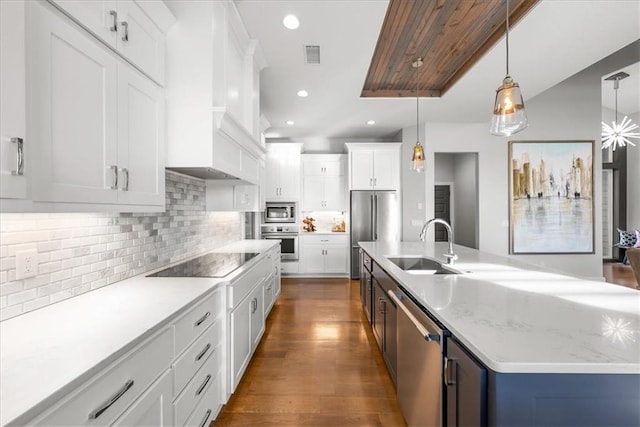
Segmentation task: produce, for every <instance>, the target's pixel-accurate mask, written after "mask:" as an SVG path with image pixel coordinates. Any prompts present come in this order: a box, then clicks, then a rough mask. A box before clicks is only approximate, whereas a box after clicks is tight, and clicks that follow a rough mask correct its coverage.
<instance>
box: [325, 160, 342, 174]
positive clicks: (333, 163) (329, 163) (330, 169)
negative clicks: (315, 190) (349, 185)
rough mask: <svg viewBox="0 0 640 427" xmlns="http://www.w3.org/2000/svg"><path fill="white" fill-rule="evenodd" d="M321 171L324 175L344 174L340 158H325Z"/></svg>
mask: <svg viewBox="0 0 640 427" xmlns="http://www.w3.org/2000/svg"><path fill="white" fill-rule="evenodd" d="M322 167H323V168H324V169H323V173H324V175H326V176H340V175H344V162H343V161H341V160H340V159H336V160H326V161H324V162H323V164H322Z"/></svg>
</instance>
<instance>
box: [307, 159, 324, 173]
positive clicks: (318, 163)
mask: <svg viewBox="0 0 640 427" xmlns="http://www.w3.org/2000/svg"><path fill="white" fill-rule="evenodd" d="M324 168H325V162H324V160H322V159H319V158H318V157H317V156H315V155H304V156H303V160H302V174H303V175H324V173H325V172H324Z"/></svg>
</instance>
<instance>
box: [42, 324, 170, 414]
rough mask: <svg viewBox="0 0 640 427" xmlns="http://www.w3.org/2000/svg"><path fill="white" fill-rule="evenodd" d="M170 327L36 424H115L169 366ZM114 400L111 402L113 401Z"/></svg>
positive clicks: (78, 391)
mask: <svg viewBox="0 0 640 427" xmlns="http://www.w3.org/2000/svg"><path fill="white" fill-rule="evenodd" d="M172 345H173V340H172V334H171V329H165V330H164V331H163V332H162V333H161V334H160V335H158V336H156V337H155V338H153V339H152V340H151V341H150V342H148V343H145V344H144V345H143V346H141V347H138V348H136V349H135V350H133V351H132V352H131V353H129V354H128V355H127V356H126V357H125V358H124V360H122V361H120V362H116V364H115V365H114V366H112V367H110V368H107V369H106V370H104V371H103V372H102V373H101V374H98V375H97V376H96V378H95V379H93V380H91V381H90V382H89V383H88V384H86V385H84V386H81V387H79V388H78V389H77V392H75V393H74V395H73V396H72V397H70V398H69V399H67V400H66V401H65V402H64V403H62V404H61V405H59V406H58V405H56V407H55V408H54V409H53V410H52V412H50V413H49V414H47V415H45V417H43V418H41V419H39V420H38V421H36V423H35V424H36V425H59V426H62V425H64V426H97V425H107V424H111V423H113V422H114V421H115V420H116V419H117V418H118V417H119V416H120V415H121V414H122V413H123V412H124V411H125V410H126V409H127V408H128V407H129V406H130V405H131V403H133V402H134V401H135V400H136V399H137V398H138V396H140V395H141V394H142V393H143V392H144V391H145V390H146V389H147V388H148V387H149V385H150V384H151V383H152V382H153V381H155V379H156V378H158V377H159V376H160V375H161V374H162V372H164V371H165V370H166V369H167V368H168V367H169V365H170V363H171V359H172V358H173V356H172V353H173V351H172ZM110 403H111V404H110Z"/></svg>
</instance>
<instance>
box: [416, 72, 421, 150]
mask: <svg viewBox="0 0 640 427" xmlns="http://www.w3.org/2000/svg"><path fill="white" fill-rule="evenodd" d="M416 71H417V68H416ZM417 74H418V73H417V72H416V141H418V143H420V112H419V109H420V101H419V98H418V78H417Z"/></svg>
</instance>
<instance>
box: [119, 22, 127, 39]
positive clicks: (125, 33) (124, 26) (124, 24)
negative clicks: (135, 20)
mask: <svg viewBox="0 0 640 427" xmlns="http://www.w3.org/2000/svg"><path fill="white" fill-rule="evenodd" d="M120 25H122V27H123V28H124V34H123V35H122V41H123V42H128V41H129V23H128V22H127V21H122V22H121V23H120Z"/></svg>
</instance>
